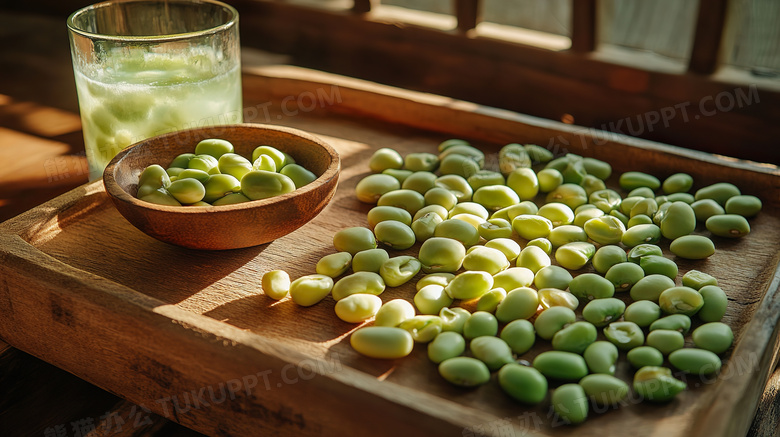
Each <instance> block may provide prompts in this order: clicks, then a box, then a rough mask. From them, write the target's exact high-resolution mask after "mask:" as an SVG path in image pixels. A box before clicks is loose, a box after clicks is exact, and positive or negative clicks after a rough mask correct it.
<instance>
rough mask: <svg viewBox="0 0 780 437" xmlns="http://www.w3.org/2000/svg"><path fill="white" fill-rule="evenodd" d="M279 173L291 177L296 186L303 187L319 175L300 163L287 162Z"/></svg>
mask: <svg viewBox="0 0 780 437" xmlns="http://www.w3.org/2000/svg"><path fill="white" fill-rule="evenodd" d="M279 173H281V174H283V175H285V176H287V177H288V178H290V179H291V180H292V181H293V183H294V184H295V188H296V189H297V188H301V187H303V186H306V185H308V184H310V183H312V182H314V181H316V180H317V175H315V174H314V173H312V172H310V171H309V170H308V169H306V168H304V167H302V166H300V165H298V164H287V165H285V166H284V167H282V169H281V170H279Z"/></svg>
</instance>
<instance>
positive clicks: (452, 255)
mask: <svg viewBox="0 0 780 437" xmlns="http://www.w3.org/2000/svg"><path fill="white" fill-rule="evenodd" d="M418 256H419V259H420V262H421V263H422V268H423V271H424V272H426V273H437V272H449V273H454V272H456V271H458V269H460V267H461V266H462V265H463V258H465V257H466V248H465V247H464V246H463V243H462V242H460V241H458V240H455V239H452V238H443V237H432V238H429V239H427V240H425V242H423V244H422V246H420V253H419V255H418Z"/></svg>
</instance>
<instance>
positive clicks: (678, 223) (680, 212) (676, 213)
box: [659, 202, 696, 240]
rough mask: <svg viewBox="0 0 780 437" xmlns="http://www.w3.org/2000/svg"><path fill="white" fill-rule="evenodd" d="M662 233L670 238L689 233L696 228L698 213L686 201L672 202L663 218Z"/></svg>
mask: <svg viewBox="0 0 780 437" xmlns="http://www.w3.org/2000/svg"><path fill="white" fill-rule="evenodd" d="M659 226H660V227H661V235H663V236H664V237H665V238H668V239H670V240H674V239H675V238H678V237H682V236H683V235H689V234H690V233H692V232H693V230H694V229H696V213H694V212H693V208H691V206H690V205H688V204H687V203H685V202H671V205H669V207H668V208H667V209H666V212H665V213H664V215H663V217H662V218H661V221H660V224H659Z"/></svg>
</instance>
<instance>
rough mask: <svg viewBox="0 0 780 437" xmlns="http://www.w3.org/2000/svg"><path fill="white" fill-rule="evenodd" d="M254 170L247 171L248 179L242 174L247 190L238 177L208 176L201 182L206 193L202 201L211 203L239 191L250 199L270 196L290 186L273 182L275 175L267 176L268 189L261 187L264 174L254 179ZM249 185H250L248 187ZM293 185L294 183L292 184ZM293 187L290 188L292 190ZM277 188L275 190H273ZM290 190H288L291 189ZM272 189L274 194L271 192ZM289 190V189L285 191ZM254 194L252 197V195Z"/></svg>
mask: <svg viewBox="0 0 780 437" xmlns="http://www.w3.org/2000/svg"><path fill="white" fill-rule="evenodd" d="M252 173H254V172H249V173H247V176H249V179H247V176H244V178H243V179H242V181H243V180H247V187H248V188H247V190H249V192H247V191H246V190H244V186H243V185H242V184H241V182H239V181H238V179H236V178H234V177H233V176H230V175H229V174H214V175H211V176H210V177H209V179H208V180H207V181H206V182H205V183H204V184H203V188H205V189H206V193H205V195H204V196H203V201H204V202H208V203H213V202H214V201H215V200H217V199H219V198H221V197H224V196H227V195H228V194H231V193H238V192H239V191H240V192H242V193H244V195H245V196H246V197H248V198H249V199H251V200H258V199H263V198H264V197H262V196H266V197H271V196H275V195H277V194H283V193H282V191H283V190H285V189H288V188H290V187H289V186H287V187H284V186H281V185H279V186H276V185H275V182H274V181H273V180H271V179H275V178H276V177H275V176H269V177H268V180H269V181H270V184H269V187H268V190H266V189H265V188H263V186H262V184H263V182H262V181H261V180H263V179H265V178H266V175H265V174H262V175H260V176H259V179H260V180H256V179H255V178H254V177H253V176H254V175H251V174H252ZM272 174H275V173H269V175H272ZM291 183H292V182H291ZM250 185H251V187H249V186H250ZM293 187H294V185H293ZM294 189H295V188H293V189H292V190H294ZM274 190H277V191H274ZM292 190H290V191H292ZM272 191H273V192H275V193H276V194H272ZM287 192H289V191H287ZM253 196H254V197H253Z"/></svg>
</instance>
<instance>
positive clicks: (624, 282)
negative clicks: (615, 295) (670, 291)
mask: <svg viewBox="0 0 780 437" xmlns="http://www.w3.org/2000/svg"><path fill="white" fill-rule="evenodd" d="M644 277H645V271H644V269H642V267H641V266H638V265H636V264H634V263H632V262H624V263H620V264H615V265H614V266H612V267H610V269H609V270H607V273H606V274H605V275H604V278H605V279H606V280H607V281H609V282H611V283H612V285H613V286H614V287H615V291H617V292H620V291H628V290H630V289H631V288H632V287H633V286H634V284H636V283H637V282H639V281H640V280H641V279H642V278H644Z"/></svg>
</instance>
